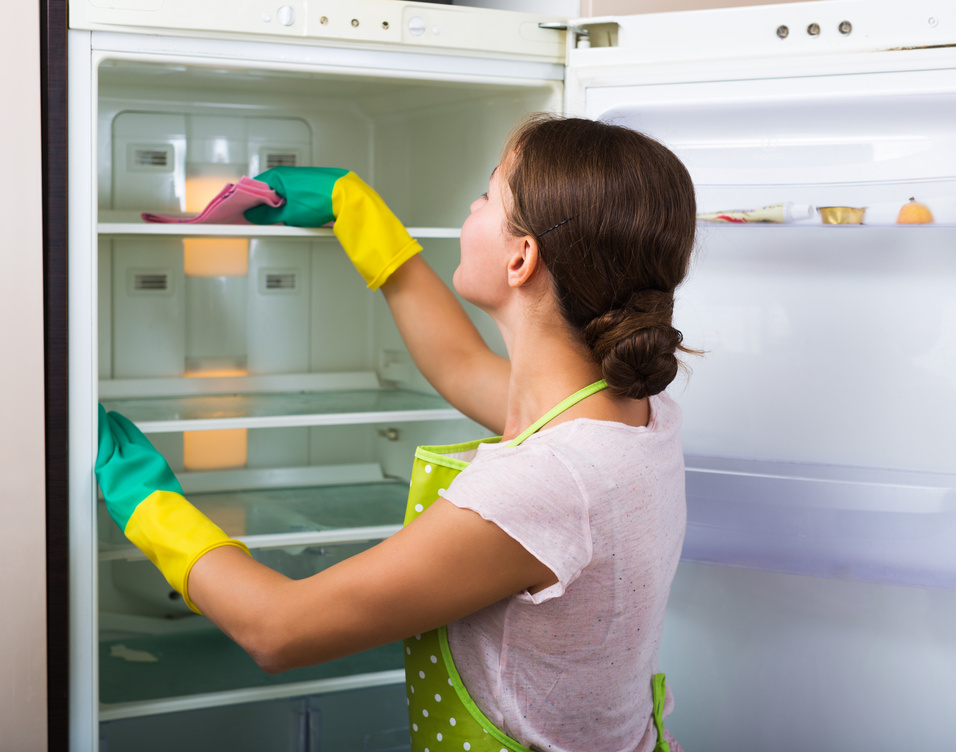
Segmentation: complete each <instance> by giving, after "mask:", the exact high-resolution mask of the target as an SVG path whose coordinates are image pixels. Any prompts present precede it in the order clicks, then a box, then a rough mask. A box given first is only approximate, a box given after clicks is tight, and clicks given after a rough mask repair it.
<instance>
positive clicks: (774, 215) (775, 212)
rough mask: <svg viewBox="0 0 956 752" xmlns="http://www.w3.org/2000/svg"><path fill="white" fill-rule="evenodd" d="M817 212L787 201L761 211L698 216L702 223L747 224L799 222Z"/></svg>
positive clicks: (736, 210)
mask: <svg viewBox="0 0 956 752" xmlns="http://www.w3.org/2000/svg"><path fill="white" fill-rule="evenodd" d="M814 211H816V210H815V209H814V208H813V206H812V205H810V204H795V203H793V202H792V201H787V202H785V203H782V204H770V205H769V206H761V207H760V208H759V209H732V210H730V211H721V212H709V213H707V214H698V215H697V219H698V220H699V221H701V222H732V223H739V224H746V223H750V222H778V223H782V222H798V221H800V220H801V219H809V218H810V217H812V216H813V212H814Z"/></svg>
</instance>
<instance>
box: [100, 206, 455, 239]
mask: <svg viewBox="0 0 956 752" xmlns="http://www.w3.org/2000/svg"><path fill="white" fill-rule="evenodd" d="M406 229H407V230H408V233H409V234H410V235H411V236H412V237H413V238H457V237H460V235H461V228H460V227H457V226H455V227H408V228H406ZM96 230H97V232H98V233H99V234H100V235H101V236H108V237H141V236H143V235H149V236H172V237H206V238H223V237H242V238H300V239H301V238H312V239H316V240H318V239H323V238H331V239H334V238H335V235H334V234H333V232H332V228H331V227H287V226H285V225H253V224H237V225H212V224H189V223H182V222H144V221H143V220H142V219H141V218H140V212H135V211H132V212H131V211H100V213H99V221H98V222H97V225H96Z"/></svg>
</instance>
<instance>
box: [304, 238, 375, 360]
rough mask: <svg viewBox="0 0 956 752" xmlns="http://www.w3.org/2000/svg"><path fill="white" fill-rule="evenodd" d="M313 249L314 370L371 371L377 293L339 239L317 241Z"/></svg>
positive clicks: (311, 333)
mask: <svg viewBox="0 0 956 752" xmlns="http://www.w3.org/2000/svg"><path fill="white" fill-rule="evenodd" d="M313 248H314V251H313V256H312V280H311V286H312V311H311V324H312V326H311V329H310V331H309V332H308V335H309V342H308V345H309V351H310V362H309V370H312V371H368V370H371V368H372V363H373V356H372V353H373V352H374V346H375V345H374V342H373V340H374V339H375V334H374V332H373V330H372V328H371V321H370V314H371V309H372V305H373V304H374V302H375V299H376V297H377V296H375V295H373V294H372V293H370V292H369V291H368V290H367V289H366V287H365V282H364V281H363V280H362V277H361V276H359V273H358V272H357V271H355V268H354V267H353V266H352V263H351V262H350V261H349V259H348V256H346V255H345V253H344V252H343V251H342V247H341V246H340V245H339V243H338V241H336V240H334V239H329V240H320V241H316V242H315V243H314V244H313Z"/></svg>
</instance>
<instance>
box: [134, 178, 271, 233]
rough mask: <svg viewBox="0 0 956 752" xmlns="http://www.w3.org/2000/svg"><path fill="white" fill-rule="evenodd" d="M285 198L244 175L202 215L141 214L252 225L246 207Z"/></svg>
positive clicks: (150, 219)
mask: <svg viewBox="0 0 956 752" xmlns="http://www.w3.org/2000/svg"><path fill="white" fill-rule="evenodd" d="M284 203H285V199H284V198H282V196H280V195H279V194H278V193H276V192H275V191H274V190H272V189H271V188H270V187H269V186H268V184H267V183H264V182H262V181H261V180H256V179H254V178H247V177H246V176H245V175H243V176H242V177H241V178H240V179H239V182H238V183H227V184H226V187H225V188H223V189H222V190H221V191H220V192H219V195H217V196H216V197H215V198H214V199H213V200H212V201H210V202H209V204H208V205H207V206H206V208H205V209H203V210H202V211H201V212H200V213H199V214H150V213H149V212H144V213H143V214H141V215H140V216H141V217H142V218H143V219H144V220H145V221H146V222H179V223H189V224H208V225H247V224H251V223H250V222H247V221H246V218H245V217H244V216H243V214H244V212H245V211H246V209H251V208H252V207H253V206H259V205H260V204H268V205H269V206H273V207H278V206H282V205H283V204H284Z"/></svg>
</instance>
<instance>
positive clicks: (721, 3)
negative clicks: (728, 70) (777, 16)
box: [581, 0, 798, 16]
mask: <svg viewBox="0 0 956 752" xmlns="http://www.w3.org/2000/svg"><path fill="white" fill-rule="evenodd" d="M790 2H798V0H581V15H582V16H614V15H618V16H626V15H630V14H632V13H664V12H666V11H672V10H705V9H707V8H736V7H740V6H743V5H775V4H777V3H790Z"/></svg>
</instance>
